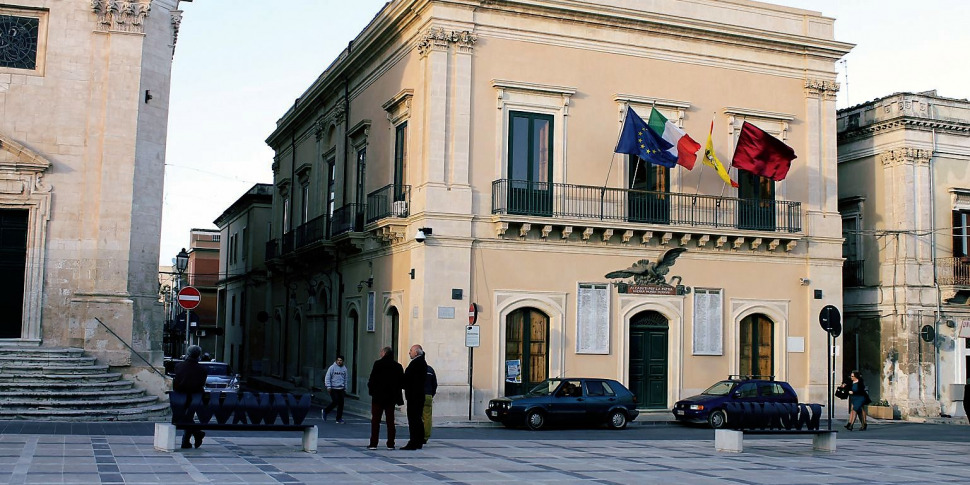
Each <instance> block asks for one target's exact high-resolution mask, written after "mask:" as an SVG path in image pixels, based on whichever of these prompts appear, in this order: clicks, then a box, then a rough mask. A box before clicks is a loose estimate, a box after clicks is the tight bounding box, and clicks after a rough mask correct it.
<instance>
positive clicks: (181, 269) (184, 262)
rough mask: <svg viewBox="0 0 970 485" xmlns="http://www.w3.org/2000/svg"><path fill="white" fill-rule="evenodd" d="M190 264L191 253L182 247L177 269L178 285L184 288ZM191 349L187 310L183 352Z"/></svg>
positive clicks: (176, 257) (177, 258) (176, 263)
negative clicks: (184, 279)
mask: <svg viewBox="0 0 970 485" xmlns="http://www.w3.org/2000/svg"><path fill="white" fill-rule="evenodd" d="M188 266H189V253H187V252H185V248H182V250H181V251H179V253H178V254H177V255H175V271H177V272H178V274H179V280H178V287H179V289H181V288H182V273H185V268H187V267H188ZM188 350H189V313H188V311H186V312H185V348H184V349H183V350H182V353H183V354H184V353H185V352H188Z"/></svg>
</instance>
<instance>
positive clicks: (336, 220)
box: [330, 204, 366, 237]
mask: <svg viewBox="0 0 970 485" xmlns="http://www.w3.org/2000/svg"><path fill="white" fill-rule="evenodd" d="M365 208H366V205H364V204H347V205H345V206H343V207H341V208H339V209H337V210H335V211H333V218H332V220H331V222H330V237H335V236H339V235H340V234H344V233H347V232H360V231H362V230H363V228H364V210H365Z"/></svg>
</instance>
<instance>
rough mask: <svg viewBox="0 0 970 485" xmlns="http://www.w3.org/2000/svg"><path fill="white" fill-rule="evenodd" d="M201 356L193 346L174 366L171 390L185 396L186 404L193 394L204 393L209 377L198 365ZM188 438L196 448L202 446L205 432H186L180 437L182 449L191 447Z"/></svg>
mask: <svg viewBox="0 0 970 485" xmlns="http://www.w3.org/2000/svg"><path fill="white" fill-rule="evenodd" d="M201 355H202V347H199V346H198V345H193V346H191V347H189V349H188V350H187V351H186V352H185V360H183V361H182V362H180V363H179V365H177V366H175V379H174V381H173V382H172V390H173V391H175V392H180V393H183V394H186V395H187V396H188V400H187V401H186V402H187V403H191V402H192V395H193V394H202V393H204V392H205V379H206V377H209V373H208V372H207V371H206V370H205V367H202V366H201V365H199V357H200V356H201ZM176 419H177V417H176V416H172V420H173V421H174V420H176ZM183 419H184V417H183ZM191 419H192V418H191V417H190V418H188V420H189V421H191ZM190 436H195V447H196V448H198V447H200V446H202V438H204V437H205V432H204V431H201V430H196V431H186V432H185V434H183V435H182V448H191V447H192V444H191V443H190V442H189V437H190Z"/></svg>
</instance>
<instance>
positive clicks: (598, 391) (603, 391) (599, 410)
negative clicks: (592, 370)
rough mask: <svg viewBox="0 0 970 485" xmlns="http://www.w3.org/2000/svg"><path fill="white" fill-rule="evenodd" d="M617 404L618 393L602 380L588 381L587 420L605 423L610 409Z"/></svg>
mask: <svg viewBox="0 0 970 485" xmlns="http://www.w3.org/2000/svg"><path fill="white" fill-rule="evenodd" d="M616 404H617V397H616V393H614V392H613V389H611V388H610V387H609V386H608V385H606V383H605V382H603V381H600V380H587V381H586V420H587V421H590V422H603V421H605V420H606V414H607V413H608V412H609V411H610V408H612V407H613V406H615V405H616Z"/></svg>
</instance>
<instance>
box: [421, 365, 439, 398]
mask: <svg viewBox="0 0 970 485" xmlns="http://www.w3.org/2000/svg"><path fill="white" fill-rule="evenodd" d="M424 393H425V394H426V395H428V396H434V395H435V394H437V393H438V375H437V374H435V373H434V369H433V368H432V367H431V366H430V365H429V366H428V376H427V377H425V379H424Z"/></svg>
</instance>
